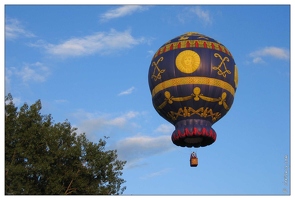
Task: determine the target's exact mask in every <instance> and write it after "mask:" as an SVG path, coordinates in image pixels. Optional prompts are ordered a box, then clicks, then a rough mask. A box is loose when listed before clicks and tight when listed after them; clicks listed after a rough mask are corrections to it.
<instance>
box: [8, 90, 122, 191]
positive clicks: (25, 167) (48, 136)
mask: <svg viewBox="0 0 295 200" xmlns="http://www.w3.org/2000/svg"><path fill="white" fill-rule="evenodd" d="M41 109H42V104H41V101H40V100H38V101H36V102H35V103H34V104H32V105H31V106H29V105H27V104H26V103H24V105H23V106H21V107H20V109H18V108H17V107H15V105H14V103H13V98H12V95H11V94H8V95H7V96H6V97H5V194H7V195H8V194H31V195H32V194H35V195H41V194H63V195H66V194H81V195H86V194H97V195H118V194H122V193H123V192H124V190H125V189H126V187H122V184H123V183H125V182H126V181H125V180H124V179H122V178H121V177H120V176H121V175H122V174H123V173H122V170H123V167H124V165H125V164H126V161H120V160H118V159H117V151H116V150H105V145H106V141H105V140H103V139H100V140H99V141H98V143H93V142H91V141H89V140H88V139H87V138H86V135H85V133H83V134H77V133H76V130H77V129H76V128H73V127H72V126H71V124H70V123H69V122H68V121H65V122H63V123H54V122H53V118H52V116H51V115H41V113H40V110H41Z"/></svg>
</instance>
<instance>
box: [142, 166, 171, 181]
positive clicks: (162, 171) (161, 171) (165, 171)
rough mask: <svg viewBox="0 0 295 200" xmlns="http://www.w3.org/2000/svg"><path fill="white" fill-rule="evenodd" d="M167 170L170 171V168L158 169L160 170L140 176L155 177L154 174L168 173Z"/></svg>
mask: <svg viewBox="0 0 295 200" xmlns="http://www.w3.org/2000/svg"><path fill="white" fill-rule="evenodd" d="M169 171H171V168H166V169H163V170H160V171H157V172H153V173H150V174H147V175H144V176H142V177H140V178H141V179H149V178H153V177H156V176H161V175H163V174H166V173H168V172H169Z"/></svg>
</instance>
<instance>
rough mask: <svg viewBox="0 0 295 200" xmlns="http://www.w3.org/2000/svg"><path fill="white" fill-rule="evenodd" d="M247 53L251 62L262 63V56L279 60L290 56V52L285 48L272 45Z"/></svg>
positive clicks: (287, 58)
mask: <svg viewBox="0 0 295 200" xmlns="http://www.w3.org/2000/svg"><path fill="white" fill-rule="evenodd" d="M249 55H250V57H251V58H252V62H253V63H264V62H265V61H264V59H263V58H264V57H272V58H275V59H280V60H289V58H290V53H289V51H288V50H287V49H284V48H279V47H273V46H271V47H265V48H262V49H259V50H257V51H254V52H251V53H250V54H249Z"/></svg>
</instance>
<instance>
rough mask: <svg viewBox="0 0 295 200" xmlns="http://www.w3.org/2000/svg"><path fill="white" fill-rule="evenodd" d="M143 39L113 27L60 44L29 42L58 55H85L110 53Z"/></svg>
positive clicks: (126, 47)
mask: <svg viewBox="0 0 295 200" xmlns="http://www.w3.org/2000/svg"><path fill="white" fill-rule="evenodd" d="M144 42H145V39H144V38H143V37H141V38H134V37H133V36H132V35H131V32H130V30H126V31H124V32H118V31H116V30H114V29H112V30H110V31H109V32H98V33H95V34H92V35H88V36H85V37H80V38H71V39H69V40H66V41H64V42H62V43H60V44H49V43H45V42H44V41H38V42H37V43H35V44H31V46H34V47H41V48H45V49H46V51H47V53H49V54H51V55H55V56H60V57H64V58H65V57H71V56H85V55H90V54H95V53H98V54H101V55H105V54H110V53H113V52H116V51H119V50H122V49H128V48H132V47H133V46H135V45H139V44H141V43H144Z"/></svg>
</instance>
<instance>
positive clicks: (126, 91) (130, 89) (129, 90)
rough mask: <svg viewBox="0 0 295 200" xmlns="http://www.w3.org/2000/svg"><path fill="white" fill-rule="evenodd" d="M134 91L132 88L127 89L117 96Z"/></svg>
mask: <svg viewBox="0 0 295 200" xmlns="http://www.w3.org/2000/svg"><path fill="white" fill-rule="evenodd" d="M134 89H135V87H133V86H132V87H131V88H129V89H127V90H124V91H122V92H120V93H119V94H118V96H122V95H128V94H131V93H132V92H133V91H134Z"/></svg>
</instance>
